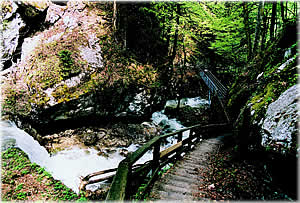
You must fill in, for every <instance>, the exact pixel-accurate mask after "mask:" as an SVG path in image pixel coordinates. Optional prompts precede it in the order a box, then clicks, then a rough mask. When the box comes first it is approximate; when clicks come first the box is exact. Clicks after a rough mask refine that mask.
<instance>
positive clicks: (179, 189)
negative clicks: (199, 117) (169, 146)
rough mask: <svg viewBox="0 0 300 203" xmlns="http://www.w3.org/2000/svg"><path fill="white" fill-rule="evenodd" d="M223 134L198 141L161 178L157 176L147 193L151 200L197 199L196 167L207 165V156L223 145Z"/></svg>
mask: <svg viewBox="0 0 300 203" xmlns="http://www.w3.org/2000/svg"><path fill="white" fill-rule="evenodd" d="M223 138H224V136H219V137H215V138H210V139H206V140H203V141H201V142H200V143H198V144H197V145H196V146H195V148H194V150H192V151H191V152H189V154H187V155H186V156H184V157H183V159H181V160H179V161H177V162H176V164H175V165H174V166H173V167H172V168H171V169H170V170H169V171H168V172H167V173H166V174H164V175H163V176H162V177H161V178H159V179H158V180H157V181H156V182H155V184H154V186H153V188H152V191H151V193H150V195H149V198H150V199H151V200H172V201H173V200H177V201H199V200H206V199H199V198H197V197H196V196H195V194H196V193H198V194H199V193H201V191H199V189H198V188H199V185H200V183H201V181H202V180H201V178H202V177H201V176H200V175H199V172H198V169H200V168H204V167H206V166H207V162H208V159H209V157H210V156H211V155H212V154H214V153H216V152H217V151H218V150H219V149H220V147H222V146H223V144H224V142H223Z"/></svg>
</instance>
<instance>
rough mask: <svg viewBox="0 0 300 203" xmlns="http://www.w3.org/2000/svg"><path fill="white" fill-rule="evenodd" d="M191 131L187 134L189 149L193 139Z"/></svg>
mask: <svg viewBox="0 0 300 203" xmlns="http://www.w3.org/2000/svg"><path fill="white" fill-rule="evenodd" d="M192 134H193V131H192V130H190V132H189V142H188V148H189V149H191V148H192V139H193V137H192V136H193V135H192Z"/></svg>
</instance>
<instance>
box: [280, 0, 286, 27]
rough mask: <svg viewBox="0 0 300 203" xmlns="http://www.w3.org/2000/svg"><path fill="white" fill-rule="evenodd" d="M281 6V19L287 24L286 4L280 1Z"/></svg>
mask: <svg viewBox="0 0 300 203" xmlns="http://www.w3.org/2000/svg"><path fill="white" fill-rule="evenodd" d="M280 7H281V10H280V11H281V19H282V22H283V24H285V16H284V5H283V1H281V2H280Z"/></svg>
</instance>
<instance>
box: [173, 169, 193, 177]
mask: <svg viewBox="0 0 300 203" xmlns="http://www.w3.org/2000/svg"><path fill="white" fill-rule="evenodd" d="M171 174H174V175H178V176H182V177H185V178H192V179H197V178H198V176H197V172H196V171H195V172H194V173H188V172H187V171H186V170H185V169H180V168H179V169H177V170H176V171H172V172H171Z"/></svg>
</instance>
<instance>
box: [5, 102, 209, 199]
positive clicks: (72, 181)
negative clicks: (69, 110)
mask: <svg viewBox="0 0 300 203" xmlns="http://www.w3.org/2000/svg"><path fill="white" fill-rule="evenodd" d="M205 101H206V100H203V99H200V98H198V97H197V98H190V99H185V101H183V102H185V103H184V104H185V105H189V106H192V107H195V106H197V105H203V104H204V103H205ZM168 102H169V103H168ZM168 102H167V105H169V104H174V102H175V103H176V101H173V100H170V101H168ZM203 102H204V103H203ZM152 122H153V123H155V124H156V125H160V126H161V127H163V129H164V131H165V132H171V131H175V130H179V129H181V128H184V126H183V125H181V124H180V123H179V122H178V121H177V120H176V119H169V118H168V117H167V116H166V115H165V114H164V110H162V111H160V112H155V113H153V115H152ZM0 127H1V150H2V151H3V150H6V149H7V148H9V147H19V148H20V149H22V150H23V151H24V152H25V153H26V154H27V155H28V157H29V159H30V161H31V162H35V163H37V164H39V165H40V166H42V167H44V168H45V169H46V170H47V171H48V172H50V173H51V174H52V176H53V177H54V178H55V179H58V180H61V181H62V182H63V183H64V184H65V185H66V186H68V187H69V188H71V189H72V190H74V191H75V192H77V193H78V192H79V191H78V187H79V184H80V176H86V175H88V174H90V173H93V172H96V171H101V170H105V169H109V168H116V167H117V166H118V164H119V162H120V161H121V160H123V159H124V158H125V157H123V156H121V155H120V153H119V152H120V150H121V149H124V148H120V149H118V150H117V151H116V152H114V153H112V154H110V156H109V157H107V158H106V157H103V156H99V155H97V153H98V151H97V150H95V149H93V148H87V149H81V148H79V147H72V148H69V149H66V150H63V151H60V152H58V153H56V154H54V155H50V154H49V153H48V152H47V151H46V149H45V148H44V147H43V146H41V145H40V144H39V143H38V142H37V141H36V140H34V139H33V138H32V137H31V136H30V135H29V134H27V133H26V132H25V131H23V130H21V129H19V128H17V127H16V125H15V124H14V123H12V122H10V121H0ZM187 133H188V132H186V133H184V135H183V137H186V136H187V135H188V134H187ZM173 141H174V140H173V139H169V140H168V142H169V143H168V144H167V145H165V146H163V148H166V147H168V146H169V145H171V144H172V143H173ZM138 147H139V145H135V144H132V145H130V146H129V147H128V148H125V149H127V150H128V151H129V152H133V151H135V150H136V149H137V148H138ZM151 158H152V154H151V152H148V153H146V154H145V155H144V156H143V157H142V158H141V159H140V160H139V162H138V163H144V162H145V161H147V160H149V159H151ZM96 188H97V185H92V186H90V187H88V188H87V189H91V190H94V189H96Z"/></svg>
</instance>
